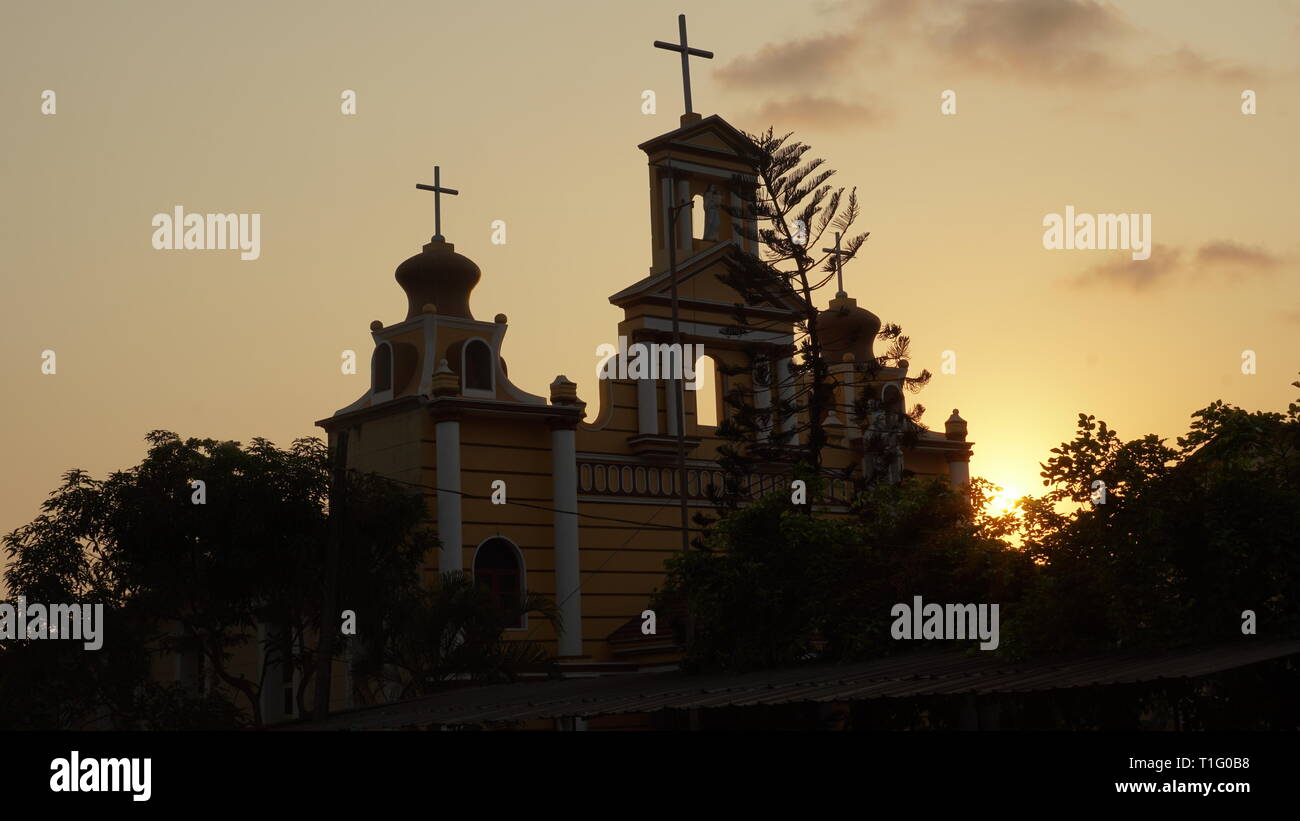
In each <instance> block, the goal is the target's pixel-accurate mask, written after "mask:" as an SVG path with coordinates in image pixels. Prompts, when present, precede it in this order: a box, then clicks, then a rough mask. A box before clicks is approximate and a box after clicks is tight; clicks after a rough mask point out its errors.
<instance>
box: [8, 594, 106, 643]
mask: <svg viewBox="0 0 1300 821" xmlns="http://www.w3.org/2000/svg"><path fill="white" fill-rule="evenodd" d="M103 626H104V605H102V604H51V605H49V606H48V607H47V606H46V605H44V604H28V603H27V598H26V597H25V596H19V597H18V599H17V602H16V603H14V602H0V640H9V641H12V640H14V639H20V640H21V639H29V640H30V639H72V640H73V641H80V642H83V644H82V646H83V647H84V648H85V649H87V650H98V649H99V648H101V647H103V646H104V635H103Z"/></svg>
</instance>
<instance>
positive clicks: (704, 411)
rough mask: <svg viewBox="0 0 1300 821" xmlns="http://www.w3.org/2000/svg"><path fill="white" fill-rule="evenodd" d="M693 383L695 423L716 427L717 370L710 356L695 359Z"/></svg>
mask: <svg viewBox="0 0 1300 821" xmlns="http://www.w3.org/2000/svg"><path fill="white" fill-rule="evenodd" d="M695 384H696V385H698V387H697V388H696V389H695V424H697V425H708V426H712V427H717V424H718V370H717V368H716V367H715V366H714V364H713V359H712V358H711V357H708V356H701V357H700V358H699V359H697V360H695Z"/></svg>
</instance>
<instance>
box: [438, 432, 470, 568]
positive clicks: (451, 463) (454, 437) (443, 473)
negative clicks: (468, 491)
mask: <svg viewBox="0 0 1300 821" xmlns="http://www.w3.org/2000/svg"><path fill="white" fill-rule="evenodd" d="M435 430H436V438H437V451H438V538H439V539H441V540H442V555H441V558H439V560H438V572H440V573H447V572H449V571H452V570H462V569H464V560H463V558H462V552H463V551H462V540H461V533H460V420H458V419H444V420H442V421H440V422H438V424H437V427H436V429H435Z"/></svg>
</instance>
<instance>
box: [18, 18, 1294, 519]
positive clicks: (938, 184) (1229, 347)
mask: <svg viewBox="0 0 1300 821" xmlns="http://www.w3.org/2000/svg"><path fill="white" fill-rule="evenodd" d="M1247 9H1248V10H1249V13H1247ZM680 12H685V13H686V14H687V16H688V21H689V26H690V35H691V43H692V45H694V46H696V47H699V48H704V49H710V50H712V51H714V52H715V53H716V54H717V59H715V60H713V61H702V60H696V61H693V65H692V76H693V79H694V96H695V107H696V109H697V110H698V111H700V112H702V113H703V114H705V115H708V114H714V113H716V114H720V115H722V116H723V117H725V118H726V119H728V120H729V121H731V122H732V123H733V124H734V125H736V126H738V127H740V128H744V129H746V130H750V131H755V130H758V129H760V128H763V127H765V126H767V125H769V124H772V125H775V126H776V128H777V130H778V131H794V132H795V133H796V136H797V137H798V138H800V139H802V140H804V141H805V142H809V143H811V144H812V145H813V148H814V153H815V154H816V155H817V156H822V157H825V158H826V159H827V161H828V162H829V164H830V165H831V166H832V167H834V168H837V169H838V171H839V173H838V175H837V176H836V177H835V178H834V181H835V182H837V183H839V184H842V185H847V186H853V185H856V186H858V189H859V194H860V195H861V197H862V202H863V206H864V212H863V215H862V217H861V218H860V220H859V223H858V224H859V225H860V226H861V227H862V228H863V229H864V230H869V231H871V239H870V240H869V242H868V244H867V246H866V248H865V250H864V252H863V254H862V255H861V256H860V257H859V259H858V260H856V261H855V262H854V263H852V265H851V266H850V267H849V268H848V269H846V284H847V287H848V290H849V292H850V294H851V295H852V296H854V297H856V298H857V299H858V301H859V304H862V305H863V306H864V307H867V308H870V309H871V310H872V311H874V312H875V313H877V314H878V315H880V316H881V318H882V319H884V320H885V321H886V322H897V323H899V324H901V325H902V326H903V328H904V330H905V331H906V333H908V334H909V335H910V336H911V338H912V362H913V372H914V373H915V372H919V370H920V369H921V368H928V369H930V370H931V371H932V372H934V373H935V374H936V375H935V377H934V379H933V381H932V382H931V384H930V385H929V387H927V388H926V389H925V390H924V391H922V392H921V393H920V394H918V395H915V396H909V401H910V402H917V401H919V402H921V403H923V404H924V405H926V407H927V408H929V411H928V413H927V414H926V416H925V418H924V420H923V421H925V422H927V423H929V424H930V425H931V426H932V427H939V428H941V426H942V422H943V419H944V418H945V417H946V416H947V415H948V413H949V412H950V411H951V410H952V408H954V407H957V408H960V409H961V413H962V415H963V416H964V417H965V418H966V419H967V420H969V422H970V436H971V439H972V440H973V441H974V442H975V443H976V445H975V456H974V460H973V462H972V474H974V475H983V476H986V477H988V478H991V479H993V480H994V481H997V482H1000V483H1003V484H1006V485H1008V486H1010V487H1012V488H1015V489H1016V490H1019V491H1034V492H1036V491H1038V490H1039V489H1040V486H1039V483H1038V478H1037V474H1038V470H1039V468H1038V462H1039V461H1042V460H1044V459H1045V458H1046V456H1047V450H1048V448H1050V447H1052V446H1054V445H1055V444H1057V443H1058V442H1060V441H1062V440H1063V439H1067V438H1069V437H1070V436H1071V435H1072V431H1073V427H1074V422H1075V418H1076V415H1077V414H1078V413H1079V412H1090V413H1096V414H1097V415H1099V416H1100V417H1102V418H1104V419H1106V420H1107V421H1108V422H1110V423H1111V424H1112V425H1113V426H1114V427H1116V428H1117V429H1118V430H1119V432H1120V433H1121V435H1123V436H1125V437H1126V438H1132V437H1134V436H1137V435H1140V434H1143V433H1147V432H1156V433H1160V434H1161V435H1167V436H1170V437H1172V436H1174V435H1176V434H1178V433H1181V432H1183V431H1184V430H1185V428H1186V422H1187V417H1188V414H1189V413H1190V412H1191V411H1193V410H1195V409H1197V408H1200V407H1202V406H1204V405H1206V404H1208V403H1209V402H1211V401H1212V400H1215V399H1224V400H1226V401H1230V402H1233V403H1236V404H1240V405H1243V406H1245V407H1248V408H1252V409H1254V408H1260V409H1270V410H1277V409H1282V408H1284V407H1285V405H1286V403H1287V402H1288V401H1289V400H1292V399H1294V397H1295V393H1296V391H1295V389H1293V388H1291V387H1290V386H1289V384H1288V383H1290V382H1291V381H1292V380H1293V379H1295V378H1296V376H1295V374H1296V372H1297V371H1300V342H1298V339H1300V285H1297V273H1298V272H1300V239H1297V237H1300V231H1298V230H1297V225H1298V222H1300V220H1298V217H1300V208H1298V207H1297V204H1296V198H1297V180H1300V159H1298V158H1297V151H1298V149H1300V3H1297V2H1280V1H1275V0H1258V1H1257V2H1251V3H1249V4H1230V3H1224V2H1189V1H1188V0H1164V1H1158V0H1150V1H1148V2H1114V3H1094V2H1081V1H1077V0H1076V1H1074V2H1070V1H1069V0H1062V1H1061V2H1047V0H1010V2H997V1H996V0H962V1H961V2H942V3H940V2H901V1H900V2H880V3H852V2H807V3H801V2H788V1H786V0H783V2H779V3H765V2H755V0H734V1H733V0H727V1H726V2H709V3H694V4H693V3H688V2H681V0H679V1H678V2H675V3H661V2H645V3H636V4H627V3H609V2H595V1H594V0H593V1H592V2H567V1H566V0H552V1H551V2H547V3H523V2H518V3H514V2H498V3H479V4H471V3H444V2H438V1H437V0H433V1H432V2H431V1H430V0H421V1H420V2H374V3H361V2H311V3H307V2H292V3H290V2H275V3H265V2H224V3H221V4H209V3H204V4H178V3H171V2H148V3H144V2H124V3H111V4H110V3H92V2H85V3H59V2H42V3H21V4H19V3H6V4H5V9H4V11H3V13H2V17H0V66H2V67H3V71H0V102H2V104H3V106H4V111H5V124H4V128H3V129H0V164H3V180H4V191H3V196H2V197H0V202H2V203H3V205H2V206H0V207H2V208H3V212H2V213H0V224H3V226H4V234H3V242H0V267H2V269H3V277H4V283H5V288H4V300H3V302H2V303H0V312H3V322H0V378H2V379H3V384H4V385H5V389H6V397H7V402H6V406H7V410H6V413H5V417H4V419H5V424H4V425H3V426H0V448H2V452H3V454H4V458H3V460H0V531H3V532H8V531H9V530H11V529H12V528H14V527H16V526H19V525H21V524H23V523H24V522H26V521H28V520H29V519H30V518H32V517H33V516H34V515H35V514H36V513H37V512H38V505H39V504H40V502H41V500H42V499H43V498H44V497H45V496H46V494H47V493H48V492H49V491H50V490H52V489H53V488H54V487H55V486H57V484H58V483H59V477H60V475H61V474H62V473H63V472H64V471H66V470H68V469H70V468H74V467H80V468H85V469H87V470H89V471H91V472H92V474H94V475H96V476H103V475H105V474H106V473H107V472H109V471H110V470H113V469H117V468H122V467H126V466H129V465H133V464H135V463H137V462H138V461H139V459H140V458H141V456H142V455H143V448H144V442H143V437H144V435H145V433H146V432H147V431H149V430H151V429H154V428H165V429H168V430H172V431H175V432H177V433H179V434H181V435H182V436H205V437H214V438H222V439H238V440H241V441H245V442H246V441H248V440H249V439H251V438H253V437H254V436H263V437H267V438H269V439H271V440H273V441H275V442H276V443H278V444H282V445H283V444H287V443H288V442H289V440H290V439H292V438H294V437H297V436H303V435H314V434H318V433H319V431H318V429H316V428H314V427H313V425H312V423H313V421H314V420H316V419H320V418H323V417H326V416H329V415H330V414H331V413H333V412H334V411H335V410H336V409H338V408H340V407H343V406H345V405H347V404H349V403H351V402H352V401H353V400H354V399H356V398H357V397H358V396H359V395H360V394H361V393H363V392H364V390H365V384H364V383H365V380H366V378H367V377H366V373H367V366H366V363H367V362H368V359H369V354H370V350H371V347H372V346H371V342H370V335H369V331H368V324H369V322H370V321H371V320H372V319H379V320H382V321H383V322H384V323H385V324H388V323H392V322H396V321H399V320H401V319H402V318H403V317H404V316H405V308H406V305H405V298H404V295H403V293H402V291H401V289H400V288H399V287H398V286H397V284H396V282H395V281H394V279H393V269H394V268H395V267H396V266H397V265H398V264H399V263H400V262H401V261H402V260H404V259H405V258H406V257H408V256H410V255H411V254H413V253H415V252H417V251H418V250H419V249H420V246H421V245H422V244H423V243H425V242H427V241H428V239H429V236H430V235H431V234H432V233H433V203H432V202H431V201H430V200H431V197H430V195H429V194H427V193H424V192H419V191H416V190H415V188H414V184H415V183H416V182H429V181H431V179H430V178H431V174H432V168H433V165H434V164H435V163H437V164H439V165H441V166H442V169H443V177H442V181H443V184H444V185H447V186H450V187H453V188H457V189H459V190H460V191H461V195H460V196H459V197H456V198H453V199H452V200H451V201H449V202H446V203H445V204H444V211H443V230H444V233H445V234H446V235H447V237H448V239H449V240H451V241H452V242H454V243H455V244H456V247H457V250H458V251H460V252H462V253H464V254H466V255H467V256H469V257H470V258H472V259H474V260H475V261H476V262H477V263H478V264H479V266H480V267H481V268H482V270H483V279H482V282H481V283H480V284H479V286H478V288H477V289H476V291H475V293H474V296H473V300H472V303H471V305H472V308H473V310H474V312H475V315H476V316H477V317H478V318H480V319H491V317H492V316H493V315H494V314H497V313H505V314H507V315H508V316H509V319H510V329H509V332H508V333H507V335H506V338H505V344H504V349H503V354H504V356H505V358H506V359H507V360H508V362H509V366H510V375H511V378H512V379H513V381H515V382H516V383H517V384H519V385H520V386H521V387H523V388H524V389H526V390H528V391H530V392H532V393H536V394H545V393H546V392H547V391H546V386H547V384H548V383H549V382H550V381H551V380H552V379H553V378H554V377H555V375H556V374H559V373H564V374H567V375H568V376H569V378H570V379H573V380H574V381H576V382H577V383H578V388H579V393H580V395H581V396H582V397H583V398H584V399H586V400H587V401H588V402H589V403H591V404H590V406H589V409H588V410H589V414H590V415H589V418H592V417H594V415H595V413H596V410H597V409H596V407H595V402H596V390H595V385H594V368H595V365H596V362H597V358H596V356H595V349H596V347H597V346H598V345H600V344H602V343H606V342H613V341H614V339H613V337H614V334H615V326H616V323H617V322H618V320H619V318H620V311H619V310H618V309H616V308H614V307H613V306H611V305H610V304H609V303H608V299H607V298H608V296H609V295H610V294H612V293H614V292H616V291H618V290H620V289H621V288H623V287H624V286H626V285H628V284H630V283H631V282H633V281H635V280H637V279H639V278H640V277H642V276H644V274H645V272H646V270H647V267H648V265H649V263H650V239H649V223H648V214H647V208H646V202H647V196H646V170H645V157H644V155H643V154H642V153H641V152H639V151H638V150H637V149H636V145H637V144H638V143H639V142H642V141H644V140H646V139H648V138H649V137H652V136H655V135H658V134H661V133H663V132H665V131H668V130H670V129H672V128H674V127H676V125H677V118H678V115H679V114H680V113H681V84H680V77H679V73H678V72H679V63H678V60H677V58H676V56H675V55H671V54H669V53H667V52H664V51H660V50H657V49H654V48H652V47H651V42H652V41H653V40H656V39H659V40H673V39H675V38H676V32H677V28H676V25H677V24H676V15H677V14H678V13H680ZM45 89H51V90H54V91H55V92H56V94H57V106H58V108H57V114H55V115H53V116H46V115H42V113H41V110H40V109H41V93H42V91H43V90H45ZM344 89H353V90H355V91H356V92H357V98H358V103H357V109H358V113H357V115H356V116H343V115H341V114H340V110H339V106H340V94H341V93H342V91H343V90H344ZM645 89H651V90H654V91H655V92H656V93H657V98H658V99H657V102H658V110H657V113H656V114H654V115H645V114H642V113H641V94H642V91H643V90H645ZM945 89H952V90H954V91H955V92H956V93H957V105H958V109H957V114H956V115H955V116H944V115H942V114H941V113H940V95H941V93H942V92H943V91H944V90H945ZM1244 89H1251V90H1253V91H1255V92H1256V94H1257V97H1258V113H1257V114H1255V115H1253V116H1246V115H1243V113H1242V112H1241V94H1242V91H1243V90H1244ZM176 205H183V206H184V207H185V209H186V210H187V211H197V212H205V213H206V212H223V213H227V212H244V213H260V214H261V215H262V218H261V220H262V222H261V226H262V238H261V245H262V247H261V256H260V258H259V259H257V260H253V261H240V259H239V254H238V252H231V251H211V252H200V251H192V252H168V251H156V250H154V249H153V248H152V247H151V244H150V238H151V236H152V233H153V229H152V228H151V227H150V220H151V218H152V216H153V215H154V214H155V213H159V212H170V211H171V210H172V209H173V208H174V207H175V206H176ZM1066 206H1074V208H1075V209H1076V210H1077V211H1079V212H1081V213H1084V212H1086V213H1094V214H1095V213H1111V212H1125V213H1148V214H1151V215H1152V230H1153V234H1154V240H1155V250H1154V253H1153V254H1152V256H1151V258H1150V259H1149V260H1146V261H1142V262H1135V261H1132V260H1130V258H1129V257H1130V255H1129V254H1128V253H1126V252H1117V251H1101V250H1093V251H1085V250H1075V251H1064V250H1059V251H1049V250H1045V249H1044V248H1043V242H1042V238H1043V231H1044V229H1043V225H1042V223H1043V218H1044V216H1045V215H1047V214H1050V213H1062V212H1063V211H1064V209H1065V208H1066ZM498 219H501V220H505V221H506V223H507V226H508V242H507V244H506V245H504V246H497V245H493V244H491V242H490V233H491V228H490V226H491V223H492V221H493V220H498ZM830 296H831V294H830V292H829V290H827V291H825V292H823V300H825V299H829V297H830ZM45 349H52V350H54V351H55V352H56V354H57V357H58V359H57V364H58V372H57V374H56V375H53V376H48V375H42V373H41V367H40V366H41V352H42V351H43V350H45ZM344 349H353V350H356V351H357V352H358V354H359V358H360V362H361V367H359V369H358V370H359V374H358V375H355V376H347V375H343V374H341V373H340V368H339V364H340V353H341V351H343V350H344ZM1247 349H1249V350H1253V351H1255V353H1256V355H1257V358H1258V373H1257V374H1255V375H1244V374H1242V373H1241V356H1242V352H1243V351H1244V350H1247ZM946 350H951V351H953V352H954V353H955V354H956V357H957V373H956V374H953V375H946V374H941V373H940V372H939V371H940V364H941V357H942V355H943V352H944V351H946Z"/></svg>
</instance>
